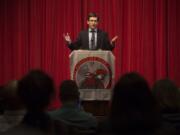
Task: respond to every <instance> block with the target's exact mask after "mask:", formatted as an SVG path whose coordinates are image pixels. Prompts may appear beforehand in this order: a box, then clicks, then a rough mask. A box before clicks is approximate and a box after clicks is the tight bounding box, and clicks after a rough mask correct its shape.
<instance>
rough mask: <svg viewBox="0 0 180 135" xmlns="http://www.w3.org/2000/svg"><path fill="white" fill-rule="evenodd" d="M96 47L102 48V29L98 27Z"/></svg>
mask: <svg viewBox="0 0 180 135" xmlns="http://www.w3.org/2000/svg"><path fill="white" fill-rule="evenodd" d="M96 48H97V49H99V48H101V31H100V30H99V29H98V31H97V45H96Z"/></svg>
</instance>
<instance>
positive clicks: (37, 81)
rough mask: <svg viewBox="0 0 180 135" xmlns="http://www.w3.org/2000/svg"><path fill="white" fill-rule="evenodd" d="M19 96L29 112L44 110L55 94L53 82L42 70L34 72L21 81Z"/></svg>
mask: <svg viewBox="0 0 180 135" xmlns="http://www.w3.org/2000/svg"><path fill="white" fill-rule="evenodd" d="M18 94H19V96H20V98H21V99H22V101H23V103H24V104H25V106H26V107H27V109H28V110H44V109H45V108H46V107H47V106H48V104H49V102H50V99H51V96H52V95H53V94H54V83H53V80H52V79H51V77H49V75H48V74H46V73H45V72H43V71H41V70H32V71H30V72H29V73H28V74H27V75H25V76H24V77H23V78H22V79H21V80H20V81H19V83H18Z"/></svg>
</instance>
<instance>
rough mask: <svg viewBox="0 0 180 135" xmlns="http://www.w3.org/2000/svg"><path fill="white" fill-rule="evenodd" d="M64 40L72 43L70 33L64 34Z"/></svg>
mask: <svg viewBox="0 0 180 135" xmlns="http://www.w3.org/2000/svg"><path fill="white" fill-rule="evenodd" d="M63 37H64V40H65V41H66V42H67V43H68V44H70V43H71V37H70V36H69V33H67V34H63Z"/></svg>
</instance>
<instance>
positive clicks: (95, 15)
mask: <svg viewBox="0 0 180 135" xmlns="http://www.w3.org/2000/svg"><path fill="white" fill-rule="evenodd" d="M90 17H96V18H97V21H99V17H98V16H97V14H96V13H95V12H90V13H89V14H88V17H87V20H89V19H90Z"/></svg>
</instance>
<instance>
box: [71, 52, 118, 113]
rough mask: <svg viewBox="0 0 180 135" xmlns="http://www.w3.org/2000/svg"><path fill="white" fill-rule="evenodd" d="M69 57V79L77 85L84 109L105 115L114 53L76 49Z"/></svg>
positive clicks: (109, 93) (111, 85)
mask: <svg viewBox="0 0 180 135" xmlns="http://www.w3.org/2000/svg"><path fill="white" fill-rule="evenodd" d="M69 58H70V71H71V72H70V73H71V79H72V80H75V81H76V83H77V85H78V87H79V91H80V97H81V100H82V105H83V107H84V109H85V110H86V111H89V112H91V113H93V114H94V115H96V116H103V115H107V113H108V105H109V100H110V98H111V88H112V87H113V85H114V71H115V69H114V61H115V58H114V55H113V54H112V52H111V51H102V50H97V51H92V50H91V51H88V50H77V51H73V52H72V53H71V54H70V55H69Z"/></svg>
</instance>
